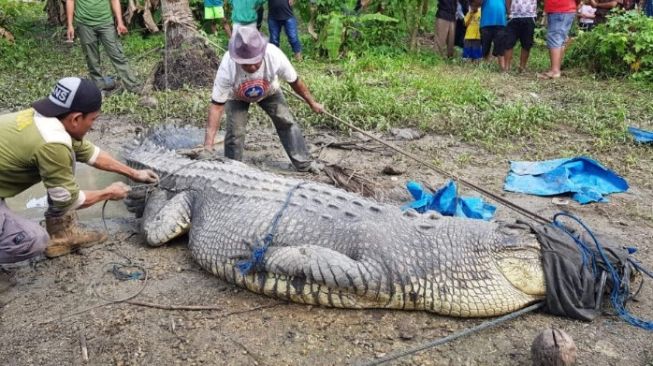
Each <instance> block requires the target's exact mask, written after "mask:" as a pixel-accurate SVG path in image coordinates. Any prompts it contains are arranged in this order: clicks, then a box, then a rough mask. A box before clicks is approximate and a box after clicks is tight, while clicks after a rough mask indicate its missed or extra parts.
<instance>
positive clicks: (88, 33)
mask: <svg viewBox="0 0 653 366" xmlns="http://www.w3.org/2000/svg"><path fill="white" fill-rule="evenodd" d="M76 33H77V36H78V37H79V40H80V41H81V43H82V50H83V51H84V55H85V56H86V65H88V72H89V76H90V78H91V80H93V82H95V85H96V86H97V87H98V88H100V89H107V88H110V85H107V83H106V82H105V79H104V77H103V76H102V68H101V65H100V43H102V45H103V46H104V51H105V52H106V53H107V56H109V60H111V63H112V64H113V67H114V68H115V69H116V73H117V74H118V77H119V78H120V79H121V80H122V82H123V85H124V86H125V88H126V89H127V90H129V91H132V92H138V91H139V83H138V81H137V80H136V77H135V76H134V73H133V72H132V70H131V69H130V68H129V62H128V61H127V57H125V53H124V52H123V50H122V45H121V44H120V40H119V39H118V33H117V32H116V28H115V27H114V26H113V24H112V23H110V24H106V25H100V26H95V27H89V26H87V25H84V24H79V23H78V24H77V31H76Z"/></svg>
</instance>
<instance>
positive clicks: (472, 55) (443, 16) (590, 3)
mask: <svg viewBox="0 0 653 366" xmlns="http://www.w3.org/2000/svg"><path fill="white" fill-rule="evenodd" d="M577 1H579V2H577ZM437 4H438V9H437V12H436V15H435V17H436V20H435V32H436V36H435V47H436V50H437V51H438V52H439V53H440V54H441V55H442V56H443V57H447V58H451V57H453V56H454V46H455V45H458V46H460V47H462V49H463V51H462V57H463V59H466V60H471V61H479V60H486V61H487V60H490V59H491V58H494V59H496V61H497V62H498V65H499V68H500V69H501V70H503V71H509V70H510V68H511V67H512V58H513V48H514V47H515V46H516V45H517V42H518V41H519V44H520V46H521V53H520V56H519V70H520V71H524V70H525V69H526V66H527V64H528V57H529V55H530V50H531V48H532V47H533V44H534V38H535V28H536V19H537V18H538V11H537V0H469V1H467V0H437ZM616 8H618V9H623V10H626V11H629V10H634V9H639V10H642V11H644V12H645V13H646V14H647V15H648V16H653V0H643V1H641V2H638V1H637V0H544V14H543V16H542V22H543V23H544V24H546V45H547V47H548V49H549V58H550V65H551V66H550V68H549V70H548V71H547V72H545V73H542V74H539V75H538V76H539V77H540V78H543V79H556V78H558V77H560V66H561V64H562V59H563V58H564V53H565V48H566V47H567V45H568V42H569V31H570V30H571V27H572V25H573V23H574V21H575V20H576V19H578V27H579V29H581V30H582V31H585V32H587V31H591V30H592V29H593V28H594V26H596V25H598V24H601V23H603V22H605V21H607V17H606V16H607V14H608V13H609V12H610V11H611V10H612V9H616ZM463 34H464V36H463V40H462V41H460V40H458V37H459V35H463Z"/></svg>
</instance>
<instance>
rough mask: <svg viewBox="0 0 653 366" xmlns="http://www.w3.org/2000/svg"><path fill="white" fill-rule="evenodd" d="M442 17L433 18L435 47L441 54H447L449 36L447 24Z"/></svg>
mask: <svg viewBox="0 0 653 366" xmlns="http://www.w3.org/2000/svg"><path fill="white" fill-rule="evenodd" d="M447 23H448V22H447V21H446V20H444V19H440V18H435V47H436V51H437V52H438V53H439V54H440V55H441V56H442V57H445V56H446V55H447V37H448V36H449V34H448V32H449V24H447Z"/></svg>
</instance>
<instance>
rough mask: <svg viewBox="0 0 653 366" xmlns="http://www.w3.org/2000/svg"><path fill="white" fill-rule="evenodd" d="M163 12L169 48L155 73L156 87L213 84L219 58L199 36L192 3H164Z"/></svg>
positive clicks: (166, 0)
mask: <svg viewBox="0 0 653 366" xmlns="http://www.w3.org/2000/svg"><path fill="white" fill-rule="evenodd" d="M161 9H162V14H161V15H162V19H163V29H164V31H165V38H166V40H165V42H166V46H165V51H164V56H163V60H162V62H160V63H159V65H157V69H156V70H155V77H154V87H155V88H156V89H158V90H166V89H173V90H174V89H180V88H182V87H183V86H184V85H186V86H193V87H209V86H211V85H213V78H214V76H215V72H216V70H217V69H218V64H219V61H218V57H217V55H216V53H215V51H214V50H213V49H212V48H210V47H209V45H208V44H207V42H206V40H205V39H204V38H203V37H202V36H201V35H200V34H199V33H198V31H197V28H196V27H195V22H194V20H193V13H192V11H191V10H190V6H189V3H188V0H162V3H161Z"/></svg>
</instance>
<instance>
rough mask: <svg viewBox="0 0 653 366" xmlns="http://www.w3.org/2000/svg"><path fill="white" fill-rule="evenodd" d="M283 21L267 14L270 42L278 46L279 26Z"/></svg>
mask: <svg viewBox="0 0 653 366" xmlns="http://www.w3.org/2000/svg"><path fill="white" fill-rule="evenodd" d="M282 24H283V21H281V20H276V19H272V18H271V17H269V16H268V31H269V32H270V43H272V44H273V45H275V46H277V47H279V43H280V38H281V26H282Z"/></svg>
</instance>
